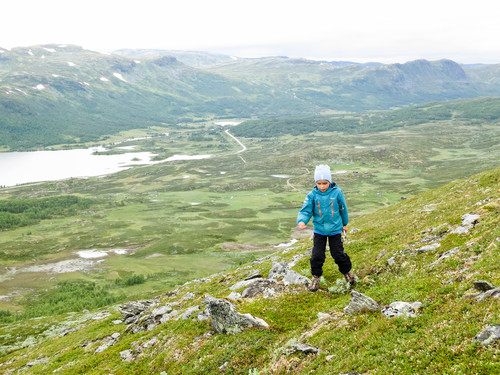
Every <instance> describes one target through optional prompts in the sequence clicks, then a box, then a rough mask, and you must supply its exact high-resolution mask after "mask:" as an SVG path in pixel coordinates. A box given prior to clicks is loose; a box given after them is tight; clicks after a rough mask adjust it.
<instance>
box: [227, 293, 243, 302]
mask: <svg viewBox="0 0 500 375" xmlns="http://www.w3.org/2000/svg"><path fill="white" fill-rule="evenodd" d="M226 298H229V299H232V300H233V301H236V300H237V299H240V298H241V293H238V292H231V294H229V295H228V296H227V297H226Z"/></svg>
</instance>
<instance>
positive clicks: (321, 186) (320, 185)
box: [316, 180, 330, 192]
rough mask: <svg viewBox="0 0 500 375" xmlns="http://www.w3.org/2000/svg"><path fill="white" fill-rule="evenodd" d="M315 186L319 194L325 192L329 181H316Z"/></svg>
mask: <svg viewBox="0 0 500 375" xmlns="http://www.w3.org/2000/svg"><path fill="white" fill-rule="evenodd" d="M316 186H317V187H318V189H319V190H320V191H321V192H325V191H327V190H328V188H329V187H330V181H328V180H318V181H316Z"/></svg>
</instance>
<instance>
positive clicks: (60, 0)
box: [0, 0, 500, 62]
mask: <svg viewBox="0 0 500 375" xmlns="http://www.w3.org/2000/svg"><path fill="white" fill-rule="evenodd" d="M6 3H7V4H2V5H1V6H0V9H1V10H2V15H3V18H2V23H0V33H1V35H2V37H3V40H2V42H1V43H3V45H2V47H8V48H12V47H15V46H30V45H34V44H45V43H64V44H77V45H81V46H83V47H84V48H89V49H94V50H99V51H108V52H109V51H112V50H114V49H119V48H158V49H180V50H206V51H211V52H223V53H227V54H232V55H240V56H243V57H245V56H251V57H257V56H265V55H289V56H294V57H297V56H303V57H309V58H316V59H325V60H339V59H352V60H358V61H359V60H379V61H381V60H380V59H384V60H391V59H392V60H396V59H413V58H428V59H432V58H451V59H456V60H458V61H459V62H480V61H481V62H500V44H498V43H497V41H496V38H497V36H498V35H500V22H498V21H497V17H498V14H500V2H498V1H497V0H476V1H474V3H470V2H457V1H452V0H420V1H413V2H401V1H396V0H378V1H373V0H353V1H337V0H311V1H309V2H305V1H294V0H266V1H264V0H252V1H248V0H241V1H240V0H238V1H234V0H211V1H206V0H183V1H177V2H173V1H162V0H141V1H137V0H121V1H117V0H106V1H102V0H99V1H97V0H86V1H82V0H75V1H72V2H67V1H66V0H45V1H38V0H17V1H9V2H6ZM472 60H474V61H472Z"/></svg>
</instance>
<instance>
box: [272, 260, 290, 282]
mask: <svg viewBox="0 0 500 375" xmlns="http://www.w3.org/2000/svg"><path fill="white" fill-rule="evenodd" d="M288 270H289V268H288V263H287V262H279V263H278V262H274V263H273V266H272V267H271V271H269V276H267V278H268V279H270V280H271V279H272V280H277V279H278V278H280V277H285V275H286V273H287V272H288Z"/></svg>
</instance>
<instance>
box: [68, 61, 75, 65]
mask: <svg viewBox="0 0 500 375" xmlns="http://www.w3.org/2000/svg"><path fill="white" fill-rule="evenodd" d="M68 65H69V66H76V64H75V63H73V62H71V61H68Z"/></svg>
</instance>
